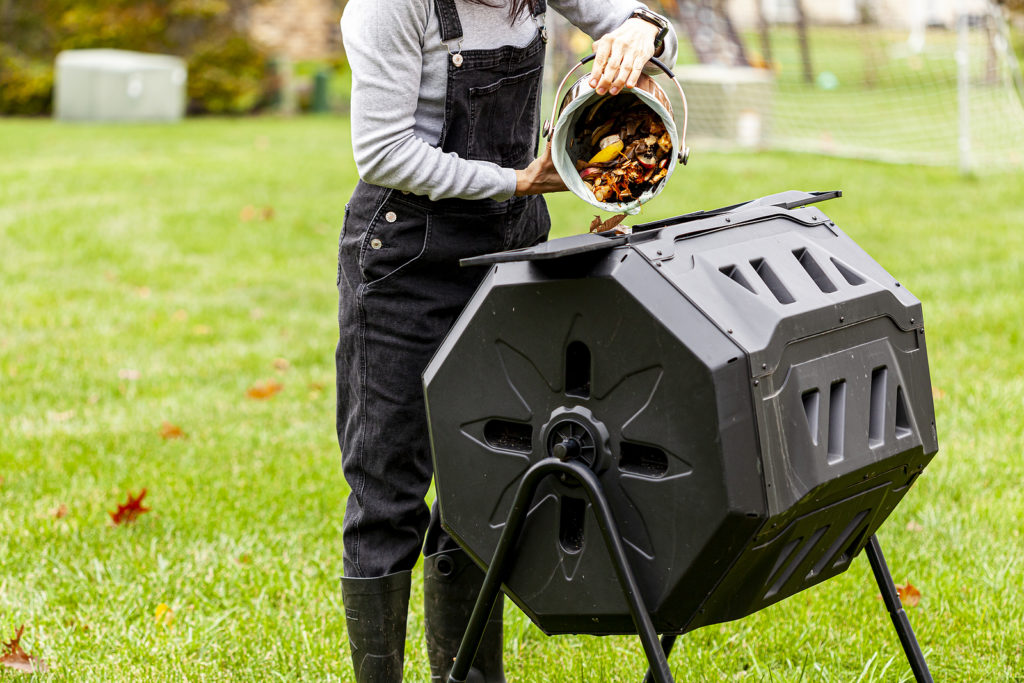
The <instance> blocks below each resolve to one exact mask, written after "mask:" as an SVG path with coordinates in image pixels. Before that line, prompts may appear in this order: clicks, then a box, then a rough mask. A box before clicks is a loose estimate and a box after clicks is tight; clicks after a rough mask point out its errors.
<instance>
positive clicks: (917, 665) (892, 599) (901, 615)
mask: <svg viewBox="0 0 1024 683" xmlns="http://www.w3.org/2000/svg"><path fill="white" fill-rule="evenodd" d="M864 552H865V554H866V555H867V556H868V562H870V563H871V571H872V572H874V574H875V581H876V582H877V583H878V588H879V590H881V591H882V600H883V601H884V602H885V607H886V609H888V610H889V616H890V617H892V624H893V626H894V627H896V633H897V635H899V637H900V644H901V645H903V651H904V652H905V653H906V654H907V661H909V662H910V670H911V671H913V672H914V679H915V680H916V681H917V683H933V682H932V675H931V673H930V672H929V671H928V664H927V662H925V661H924V654H923V653H922V652H921V646H920V645H918V644H917V638H915V637H914V629H912V628H911V627H910V620H909V619H908V618H907V613H906V612H904V611H903V604H902V603H901V602H900V594H899V593H898V592H896V584H895V583H894V582H893V580H892V574H890V573H889V567H888V565H886V563H885V556H883V555H882V547H881V546H880V545H879V544H878V537H877V536H872V537H871V538H870V539H869V540H868V544H867V545H866V546H865V547H864Z"/></svg>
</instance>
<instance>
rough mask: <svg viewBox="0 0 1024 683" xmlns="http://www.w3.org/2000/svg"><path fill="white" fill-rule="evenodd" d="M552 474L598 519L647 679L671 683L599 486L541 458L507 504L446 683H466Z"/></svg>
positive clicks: (572, 467)
mask: <svg viewBox="0 0 1024 683" xmlns="http://www.w3.org/2000/svg"><path fill="white" fill-rule="evenodd" d="M552 474H563V475H568V476H571V477H573V478H574V479H576V480H577V481H579V483H580V484H581V486H582V487H583V490H584V491H585V493H586V495H587V498H588V500H589V501H590V504H591V506H592V507H593V510H594V513H595V515H596V517H597V524H598V527H599V528H600V529H601V535H602V536H603V537H604V542H605V545H606V546H607V547H608V553H609V555H610V556H611V560H612V564H613V565H614V567H615V573H616V575H617V576H618V579H619V585H620V586H621V587H622V594H623V596H624V597H625V598H626V601H627V603H628V604H629V611H630V614H631V616H632V617H633V624H634V625H635V626H636V630H637V634H638V635H639V636H640V642H641V643H642V644H643V647H644V654H646V655H647V661H648V663H649V665H650V671H649V673H648V676H652V677H653V681H654V683H673V679H672V673H671V672H670V671H669V668H668V659H667V658H666V653H665V651H664V650H663V649H662V644H660V643H659V642H658V634H657V632H656V631H655V630H654V624H653V623H652V622H651V615H650V614H648V612H647V608H646V607H645V606H644V604H643V598H642V597H641V595H640V588H639V586H638V585H637V583H636V577H635V576H633V570H632V569H631V568H630V566H629V561H628V560H627V559H626V551H625V548H624V546H623V545H622V538H621V537H620V536H619V532H618V529H617V528H616V526H615V520H614V518H613V517H612V511H611V508H610V507H609V506H608V500H607V499H606V498H605V497H604V493H603V491H602V490H601V483H600V482H599V481H598V479H597V477H596V476H595V475H594V473H593V472H592V471H590V469H589V468H588V467H586V466H584V465H582V464H579V463H576V462H571V461H570V462H563V461H561V460H559V459H557V458H545V459H544V460H541V461H540V462H538V463H536V464H535V465H533V466H532V467H530V469H529V470H527V471H526V474H525V475H523V480H522V482H520V484H519V489H518V490H517V491H516V497H515V500H514V501H513V503H512V509H511V510H510V511H509V514H508V519H507V520H506V521H505V529H504V530H503V531H502V532H501V538H500V539H499V540H498V547H497V548H496V549H495V551H494V557H493V558H492V560H491V564H490V567H488V569H487V575H486V576H485V577H484V583H483V586H482V587H481V588H480V595H479V596H478V597H477V601H476V606H475V607H474V608H473V614H472V616H471V617H470V618H469V625H468V626H467V628H466V635H465V636H463V638H462V644H461V645H460V646H459V653H458V655H457V656H456V657H455V665H454V666H453V667H452V672H451V675H450V676H449V678H448V683H465V680H466V677H467V676H468V675H469V670H470V667H471V666H472V664H473V659H474V658H475V657H476V651H477V649H478V648H479V647H480V640H481V638H482V637H483V632H484V627H485V626H486V625H487V616H488V615H489V614H490V612H491V609H492V608H493V606H494V601H495V600H496V599H497V597H498V591H500V590H501V584H502V583H503V582H504V581H505V579H506V578H507V577H508V573H509V571H510V569H511V562H510V561H509V556H508V554H509V552H510V551H511V550H512V548H513V547H514V546H515V544H516V541H518V540H519V536H520V533H521V531H522V526H523V522H524V521H525V520H526V513H527V511H528V510H529V506H530V502H531V501H532V500H533V496H534V493H536V491H537V486H538V485H539V484H540V482H541V481H542V480H543V479H544V478H545V477H547V476H550V475H552ZM669 647H671V645H670V646H669Z"/></svg>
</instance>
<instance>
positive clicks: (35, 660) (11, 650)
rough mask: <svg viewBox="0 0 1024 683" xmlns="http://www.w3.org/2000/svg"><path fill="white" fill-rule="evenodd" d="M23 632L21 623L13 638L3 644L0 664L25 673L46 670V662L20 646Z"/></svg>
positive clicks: (23, 626) (23, 628)
mask: <svg viewBox="0 0 1024 683" xmlns="http://www.w3.org/2000/svg"><path fill="white" fill-rule="evenodd" d="M24 632H25V625H24V624H22V626H21V628H19V629H18V632H17V633H15V634H14V638H13V639H11V641H10V642H7V643H4V644H3V645H4V652H3V655H0V664H3V665H4V666H6V667H8V668H10V669H14V670H15V671H21V672H23V673H27V674H31V673H36V672H37V671H48V670H49V668H50V667H49V666H48V665H47V664H46V662H44V661H43V660H42V659H40V658H39V657H33V656H32V655H30V654H29V653H27V652H25V650H24V649H23V648H22V647H21V634H22V633H24Z"/></svg>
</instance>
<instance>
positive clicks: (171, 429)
mask: <svg viewBox="0 0 1024 683" xmlns="http://www.w3.org/2000/svg"><path fill="white" fill-rule="evenodd" d="M160 437H161V438H162V439H164V440H165V441H166V440H168V439H184V438H185V432H183V431H181V427H179V426H178V425H176V424H172V423H170V422H166V421H165V422H164V423H163V424H162V425H160Z"/></svg>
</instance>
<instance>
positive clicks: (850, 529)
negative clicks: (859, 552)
mask: <svg viewBox="0 0 1024 683" xmlns="http://www.w3.org/2000/svg"><path fill="white" fill-rule="evenodd" d="M867 514H868V511H867V510H861V511H860V512H858V513H857V515H856V516H854V518H853V520H851V521H850V523H849V524H847V525H846V528H844V529H843V530H842V531H841V532H839V535H838V536H836V540H835V541H833V542H832V544H831V545H830V546H829V547H828V549H827V550H826V551H825V552H824V553H822V554H821V557H820V558H819V559H818V561H817V562H816V563H815V564H814V567H812V568H811V571H809V572H808V573H807V576H805V577H804V579H805V580H807V581H810V580H812V579H814V578H815V577H816V576H818V575H819V574H821V573H822V572H823V571H825V568H826V567H828V566H829V563H830V561H831V560H832V559H833V558H835V557H836V554H837V553H839V550H840V549H841V548H842V547H843V546H844V545H846V544H847V543H849V541H850V538H851V537H853V535H854V534H856V533H857V530H858V528H859V527H860V524H861V522H862V521H864V518H865V517H867ZM844 556H845V553H843V554H840V555H839V557H840V560H841V559H842V558H843V557H844ZM837 564H842V562H841V561H839V562H832V564H831V566H832V568H835V567H836V566H837Z"/></svg>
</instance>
